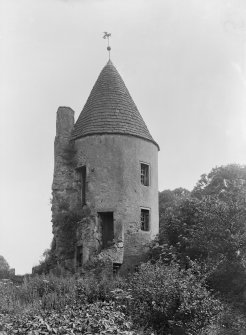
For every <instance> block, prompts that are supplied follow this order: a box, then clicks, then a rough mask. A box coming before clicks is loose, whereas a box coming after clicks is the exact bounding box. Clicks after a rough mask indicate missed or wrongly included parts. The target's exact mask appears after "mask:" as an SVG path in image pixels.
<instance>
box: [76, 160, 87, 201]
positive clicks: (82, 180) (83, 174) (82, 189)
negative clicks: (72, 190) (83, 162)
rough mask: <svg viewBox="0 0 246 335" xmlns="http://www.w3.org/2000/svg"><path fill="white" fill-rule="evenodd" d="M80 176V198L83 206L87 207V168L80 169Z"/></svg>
mask: <svg viewBox="0 0 246 335" xmlns="http://www.w3.org/2000/svg"><path fill="white" fill-rule="evenodd" d="M78 172H79V176H80V185H81V186H80V198H81V204H82V206H84V205H86V166H82V167H80V168H79V169H78Z"/></svg>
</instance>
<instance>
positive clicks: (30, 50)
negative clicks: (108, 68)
mask: <svg viewBox="0 0 246 335" xmlns="http://www.w3.org/2000/svg"><path fill="white" fill-rule="evenodd" d="M245 13H246V2H245V0H241V1H237V0H185V1H184V0H0V91H1V95H0V113H1V126H0V127H1V128H0V137H1V165H0V167H1V174H0V176H1V186H0V190H1V199H0V215H1V229H0V255H3V256H4V257H5V258H6V259H7V261H8V262H9V264H10V266H11V267H14V268H15V269H16V273H18V274H24V273H27V272H31V267H32V266H34V265H36V264H38V261H39V259H40V256H41V255H42V253H43V251H44V250H45V249H46V248H48V247H49V245H50V242H51V239H52V225H51V222H50V219H51V210H50V198H51V184H52V177H53V143H54V137H55V119H56V111H57V108H58V107H59V106H70V107H71V108H73V109H74V110H75V112H76V118H77V117H78V115H79V113H80V111H81V110H82V108H83V105H84V104H85V102H86V99H87V97H88V95H89V93H90V90H91V89H92V86H93V84H94V83H95V81H96V79H97V77H98V75H99V73H100V71H101V69H102V68H103V66H104V65H105V64H106V62H107V59H108V56H107V51H106V41H105V40H104V39H103V38H102V36H103V34H102V32H103V31H109V32H111V33H112V38H111V42H110V43H111V47H112V52H111V59H112V61H113V63H114V65H115V66H116V68H117V69H118V71H119V73H120V74H121V76H122V77H123V79H124V81H125V84H126V86H127V87H128V89H129V91H130V93H131V95H132V97H133V99H134V101H135V103H136V105H137V106H138V109H139V111H140V113H141V115H142V116H143V118H144V120H145V122H146V124H147V126H148V128H149V130H150V132H151V134H152V136H153V137H154V139H155V140H156V141H157V142H158V143H159V145H160V148H161V150H160V152H159V190H160V191H161V190H164V189H174V188H176V187H179V186H182V187H185V188H187V189H189V190H191V189H192V188H193V187H194V185H195V183H196V182H197V180H198V178H199V176H200V175H201V174H202V173H208V172H209V171H210V170H211V169H212V168H213V167H215V166H220V165H224V164H228V163H241V164H245V163H246V111H245V110H246V109H245V107H246V97H245V92H246V86H245V72H246V70H245V68H246V61H245V59H244V58H245V56H244V55H246V21H244V22H245V25H244V23H243V20H245V18H246V15H245ZM243 46H244V48H245V51H244V53H243Z"/></svg>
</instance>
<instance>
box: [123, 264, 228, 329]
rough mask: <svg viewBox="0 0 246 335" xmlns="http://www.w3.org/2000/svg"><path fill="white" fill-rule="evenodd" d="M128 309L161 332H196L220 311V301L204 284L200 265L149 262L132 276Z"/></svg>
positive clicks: (133, 315) (136, 318)
mask: <svg viewBox="0 0 246 335" xmlns="http://www.w3.org/2000/svg"><path fill="white" fill-rule="evenodd" d="M129 288H130V291H129V292H130V295H131V299H130V303H128V312H129V313H131V315H132V317H133V321H134V322H136V323H137V324H139V325H141V326H143V327H146V328H152V329H154V330H156V331H157V332H158V334H179V333H182V334H197V333H198V332H199V330H201V329H204V328H205V327H206V326H208V325H209V324H212V323H213V322H214V321H215V320H216V317H218V315H219V314H220V312H221V310H222V307H221V303H220V302H219V301H218V300H216V299H215V298H214V297H213V296H212V294H211V292H209V291H208V290H207V289H206V287H205V286H204V282H203V278H202V275H201V273H200V269H199V267H198V266H197V265H196V264H195V263H192V264H191V265H190V268H189V269H188V270H184V269H181V268H180V266H179V265H178V264H177V263H174V262H172V263H171V264H170V265H168V266H166V265H163V264H162V263H161V262H157V263H156V264H151V263H146V264H142V266H140V268H139V271H138V272H137V273H135V274H134V275H133V276H132V278H131V279H130V285H129Z"/></svg>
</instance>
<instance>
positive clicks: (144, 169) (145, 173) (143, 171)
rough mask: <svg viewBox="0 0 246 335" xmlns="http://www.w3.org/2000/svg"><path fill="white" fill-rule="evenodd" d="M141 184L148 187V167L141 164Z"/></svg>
mask: <svg viewBox="0 0 246 335" xmlns="http://www.w3.org/2000/svg"><path fill="white" fill-rule="evenodd" d="M141 184H142V185H144V186H149V165H148V164H143V163H141Z"/></svg>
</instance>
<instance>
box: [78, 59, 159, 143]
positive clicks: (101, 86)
mask: <svg viewBox="0 0 246 335" xmlns="http://www.w3.org/2000/svg"><path fill="white" fill-rule="evenodd" d="M93 134H124V135H132V136H136V137H140V138H143V139H145V140H148V141H151V142H153V143H154V144H156V145H157V146H158V144H157V143H156V142H155V141H154V140H153V138H152V136H151V135H150V133H149V131H148V128H147V126H146V124H145V123H144V120H143V118H142V117H141V115H140V113H139V111H138V109H137V106H136V105H135V103H134V101H133V100H132V98H131V96H130V93H129V92H128V89H127V88H126V86H125V84H124V82H123V80H122V78H121V76H120V74H119V73H118V71H117V70H116V68H115V67H114V65H113V63H112V62H111V61H110V60H109V61H108V63H107V64H106V65H105V66H104V68H103V69H102V71H101V73H100V75H99V77H98V79H97V81H96V83H95V85H94V87H93V89H92V91H91V93H90V96H89V98H88V100H87V102H86V104H85V106H84V108H83V110H82V112H81V114H80V116H79V117H78V120H77V122H76V123H75V125H74V130H73V133H72V139H77V138H80V137H84V136H88V135H93ZM158 148H159V147H158Z"/></svg>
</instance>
